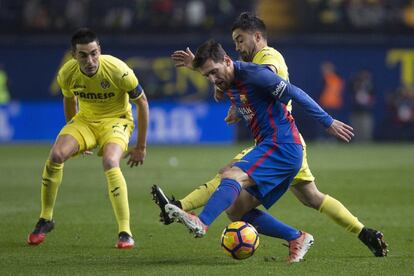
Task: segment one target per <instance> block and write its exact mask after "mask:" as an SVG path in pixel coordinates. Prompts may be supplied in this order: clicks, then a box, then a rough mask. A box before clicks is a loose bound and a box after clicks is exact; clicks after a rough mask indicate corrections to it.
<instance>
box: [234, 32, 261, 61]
mask: <svg viewBox="0 0 414 276" xmlns="http://www.w3.org/2000/svg"><path fill="white" fill-rule="evenodd" d="M232 38H233V41H234V44H235V45H236V51H237V52H238V53H239V55H240V57H241V59H242V60H243V61H245V62H252V61H253V57H254V55H255V54H256V52H257V50H256V49H257V42H256V38H255V33H251V32H248V31H243V30H241V29H235V30H234V31H233V33H232Z"/></svg>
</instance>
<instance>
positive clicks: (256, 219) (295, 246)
mask: <svg viewBox="0 0 414 276" xmlns="http://www.w3.org/2000/svg"><path fill="white" fill-rule="evenodd" d="M260 204H261V202H260V201H259V200H258V199H257V198H256V197H255V196H253V195H252V194H251V193H250V192H248V191H247V190H246V189H243V190H242V191H241V192H240V196H239V197H238V198H237V199H236V201H235V202H234V203H233V205H232V206H230V208H228V209H227V210H226V213H227V215H228V217H229V218H230V220H232V221H238V220H241V221H245V222H248V223H250V224H251V225H253V226H254V227H255V228H256V229H257V231H258V232H259V233H260V234H262V235H266V236H269V237H274V238H279V239H284V240H286V241H287V242H288V244H289V257H288V261H289V262H299V261H301V260H303V258H304V256H305V255H306V253H307V252H308V250H309V249H310V247H311V246H312V245H313V242H314V239H313V236H312V235H310V234H308V233H306V232H304V231H299V230H297V229H295V228H294V227H291V226H289V225H287V224H285V223H283V222H281V221H279V220H277V219H276V218H275V217H273V216H271V215H270V214H269V213H267V212H265V211H262V210H259V209H257V208H256V207H257V206H259V205H260Z"/></svg>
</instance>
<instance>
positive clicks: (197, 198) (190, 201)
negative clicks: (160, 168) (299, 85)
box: [179, 147, 253, 211]
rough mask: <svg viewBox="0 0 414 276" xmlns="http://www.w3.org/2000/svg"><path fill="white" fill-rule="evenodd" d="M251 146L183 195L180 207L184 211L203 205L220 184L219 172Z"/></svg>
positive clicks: (240, 156) (224, 169) (239, 157)
mask: <svg viewBox="0 0 414 276" xmlns="http://www.w3.org/2000/svg"><path fill="white" fill-rule="evenodd" d="M252 148H253V147H249V148H246V149H244V150H242V151H241V152H240V153H238V154H237V155H236V156H235V157H234V158H233V160H232V162H230V164H227V165H226V166H224V167H223V168H221V169H220V171H219V173H218V174H216V175H215V176H214V177H213V178H212V179H210V180H209V181H207V182H206V183H205V184H203V185H201V186H199V187H198V188H197V189H195V190H194V191H192V192H191V193H190V194H188V195H187V196H185V197H184V198H183V199H180V200H179V202H180V204H181V208H182V209H183V210H184V211H191V210H194V209H197V208H199V207H202V206H204V205H205V204H206V203H207V201H208V199H209V198H210V196H211V195H212V194H213V193H214V191H215V190H216V189H217V187H218V186H219V185H220V182H221V174H222V173H223V172H224V171H226V170H228V169H230V168H231V166H232V164H233V163H234V162H237V161H239V160H240V159H241V158H242V157H243V156H245V155H246V154H247V153H248V152H250V151H251V150H252Z"/></svg>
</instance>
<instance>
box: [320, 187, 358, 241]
mask: <svg viewBox="0 0 414 276" xmlns="http://www.w3.org/2000/svg"><path fill="white" fill-rule="evenodd" d="M319 212H321V213H324V214H325V215H327V216H328V217H330V218H331V219H333V220H334V221H335V222H336V223H337V224H339V225H340V226H342V227H344V228H345V229H346V230H347V231H349V232H352V233H355V234H359V233H360V232H361V230H362V228H364V225H363V224H362V223H361V222H359V220H358V218H357V217H355V216H354V215H352V214H351V212H349V211H348V209H346V208H345V206H344V205H342V203H341V202H339V201H338V200H336V199H335V198H333V197H330V196H329V195H326V196H325V198H324V199H323V201H322V204H321V206H320V207H319Z"/></svg>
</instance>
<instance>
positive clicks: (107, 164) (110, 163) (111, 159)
mask: <svg viewBox="0 0 414 276" xmlns="http://www.w3.org/2000/svg"><path fill="white" fill-rule="evenodd" d="M102 165H103V167H104V170H105V171H107V170H110V169H112V168H116V167H119V160H118V158H117V157H116V156H112V155H106V156H104V157H103V158H102Z"/></svg>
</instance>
